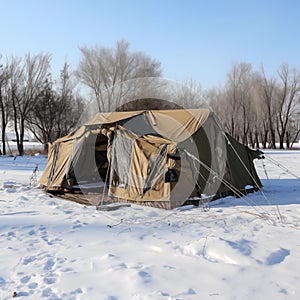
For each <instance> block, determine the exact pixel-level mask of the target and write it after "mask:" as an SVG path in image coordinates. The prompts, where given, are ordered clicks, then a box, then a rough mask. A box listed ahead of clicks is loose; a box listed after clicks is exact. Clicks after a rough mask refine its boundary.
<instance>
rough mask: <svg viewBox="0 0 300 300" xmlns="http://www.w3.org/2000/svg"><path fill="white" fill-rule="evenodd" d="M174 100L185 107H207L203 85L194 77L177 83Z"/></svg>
mask: <svg viewBox="0 0 300 300" xmlns="http://www.w3.org/2000/svg"><path fill="white" fill-rule="evenodd" d="M174 101H175V102H176V103H177V104H179V105H181V106H182V107H184V108H199V107H202V108H204V107H207V106H208V103H207V102H206V100H205V97H204V91H203V89H202V86H201V84H200V83H199V82H197V81H196V80H193V79H192V78H189V79H186V80H184V81H182V82H180V83H177V85H176V90H175V95H174Z"/></svg>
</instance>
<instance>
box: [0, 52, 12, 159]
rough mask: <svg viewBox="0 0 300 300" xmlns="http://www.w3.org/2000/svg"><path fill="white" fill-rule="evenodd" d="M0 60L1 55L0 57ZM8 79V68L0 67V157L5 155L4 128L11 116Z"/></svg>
mask: <svg viewBox="0 0 300 300" xmlns="http://www.w3.org/2000/svg"><path fill="white" fill-rule="evenodd" d="M0 59H1V55H0ZM8 79H9V72H8V67H7V66H5V67H3V65H2V64H1V65H0V111H1V138H2V151H1V149H0V155H1V154H3V155H5V154H6V143H5V141H6V127H7V125H8V122H9V120H10V116H11V105H10V102H9V101H8V96H7V83H8Z"/></svg>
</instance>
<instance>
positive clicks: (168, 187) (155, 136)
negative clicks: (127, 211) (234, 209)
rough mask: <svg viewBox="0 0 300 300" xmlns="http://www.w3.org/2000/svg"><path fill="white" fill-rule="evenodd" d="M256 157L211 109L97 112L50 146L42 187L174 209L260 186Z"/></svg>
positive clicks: (257, 154)
mask: <svg viewBox="0 0 300 300" xmlns="http://www.w3.org/2000/svg"><path fill="white" fill-rule="evenodd" d="M260 156H261V152H259V151H255V150H251V149H249V148H248V147H247V146H244V145H242V144H241V143H239V142H238V141H237V140H235V139H234V138H233V137H231V136H230V135H229V134H227V133H225V132H224V130H223V129H222V128H221V126H220V123H219V121H218V119H217V117H216V116H215V114H214V113H213V112H212V111H210V110H209V109H174V110H145V111H127V112H111V113H97V114H95V116H94V117H93V118H92V119H91V120H89V121H88V122H87V123H86V124H84V125H83V126H81V127H80V128H78V129H77V130H74V131H73V132H71V133H70V134H69V135H67V136H65V137H62V138H60V139H58V140H56V141H55V142H54V143H52V144H50V145H49V152H48V163H47V166H46V168H45V171H44V173H43V175H42V177H41V179H40V185H41V187H42V188H44V189H46V190H47V191H48V192H53V193H54V192H56V193H61V194H67V193H74V192H75V191H77V192H78V190H79V191H80V192H81V193H82V192H83V193H86V194H87V193H89V192H90V191H91V190H92V189H89V187H90V188H91V187H95V186H98V187H99V190H97V191H98V193H106V194H107V196H108V198H109V199H111V201H126V202H132V203H138V204H143V205H150V206H155V207H161V208H166V209H172V208H175V207H179V206H181V205H184V204H187V203H194V202H195V201H196V202H197V201H198V203H199V201H200V202H201V201H203V202H204V201H210V200H213V199H217V198H219V197H224V196H227V195H235V196H242V195H243V194H244V193H247V192H248V191H253V190H258V189H260V188H261V186H262V184H261V182H260V179H259V178H258V176H257V173H256V171H255V167H254V164H253V159H255V158H260ZM100 188H101V190H100ZM100 198H101V197H99V199H100ZM102 199H103V198H102Z"/></svg>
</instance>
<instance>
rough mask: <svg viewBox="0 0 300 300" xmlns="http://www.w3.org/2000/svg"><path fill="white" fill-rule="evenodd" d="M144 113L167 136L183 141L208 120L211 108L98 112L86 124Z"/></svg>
mask: <svg viewBox="0 0 300 300" xmlns="http://www.w3.org/2000/svg"><path fill="white" fill-rule="evenodd" d="M141 114H144V115H145V116H146V117H147V119H148V121H149V123H150V124H151V126H152V127H153V128H154V129H155V130H156V131H157V133H159V134H160V135H162V136H163V137H165V138H168V139H170V140H173V141H177V142H179V141H183V140H185V139H187V138H188V137H189V136H190V135H191V134H193V133H194V132H196V131H197V130H198V129H199V128H200V127H201V126H202V125H203V124H204V122H205V121H206V120H207V118H208V117H209V115H210V114H211V111H210V110H209V109H205V108H202V109H174V110H141V111H128V112H111V113H97V114H96V115H95V116H94V117H93V118H92V119H90V120H89V121H88V122H87V123H86V124H85V126H94V125H104V124H111V123H115V122H118V121H122V120H126V119H129V118H132V117H134V116H137V115H141Z"/></svg>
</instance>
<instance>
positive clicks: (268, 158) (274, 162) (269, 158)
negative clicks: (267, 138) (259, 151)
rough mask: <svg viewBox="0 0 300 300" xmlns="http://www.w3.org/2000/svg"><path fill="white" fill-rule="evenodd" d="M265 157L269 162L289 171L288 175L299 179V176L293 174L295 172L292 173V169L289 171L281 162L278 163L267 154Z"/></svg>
mask: <svg viewBox="0 0 300 300" xmlns="http://www.w3.org/2000/svg"><path fill="white" fill-rule="evenodd" d="M265 158H266V159H267V160H268V161H270V162H271V163H273V164H274V165H276V166H277V167H279V168H280V169H282V170H283V171H285V172H287V173H289V174H290V175H292V176H294V177H296V178H297V179H300V177H299V176H298V175H297V174H295V173H293V172H292V171H290V170H289V169H287V168H286V167H285V166H283V165H282V164H280V163H279V162H278V161H276V160H275V159H274V158H271V157H269V156H267V155H265Z"/></svg>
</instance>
